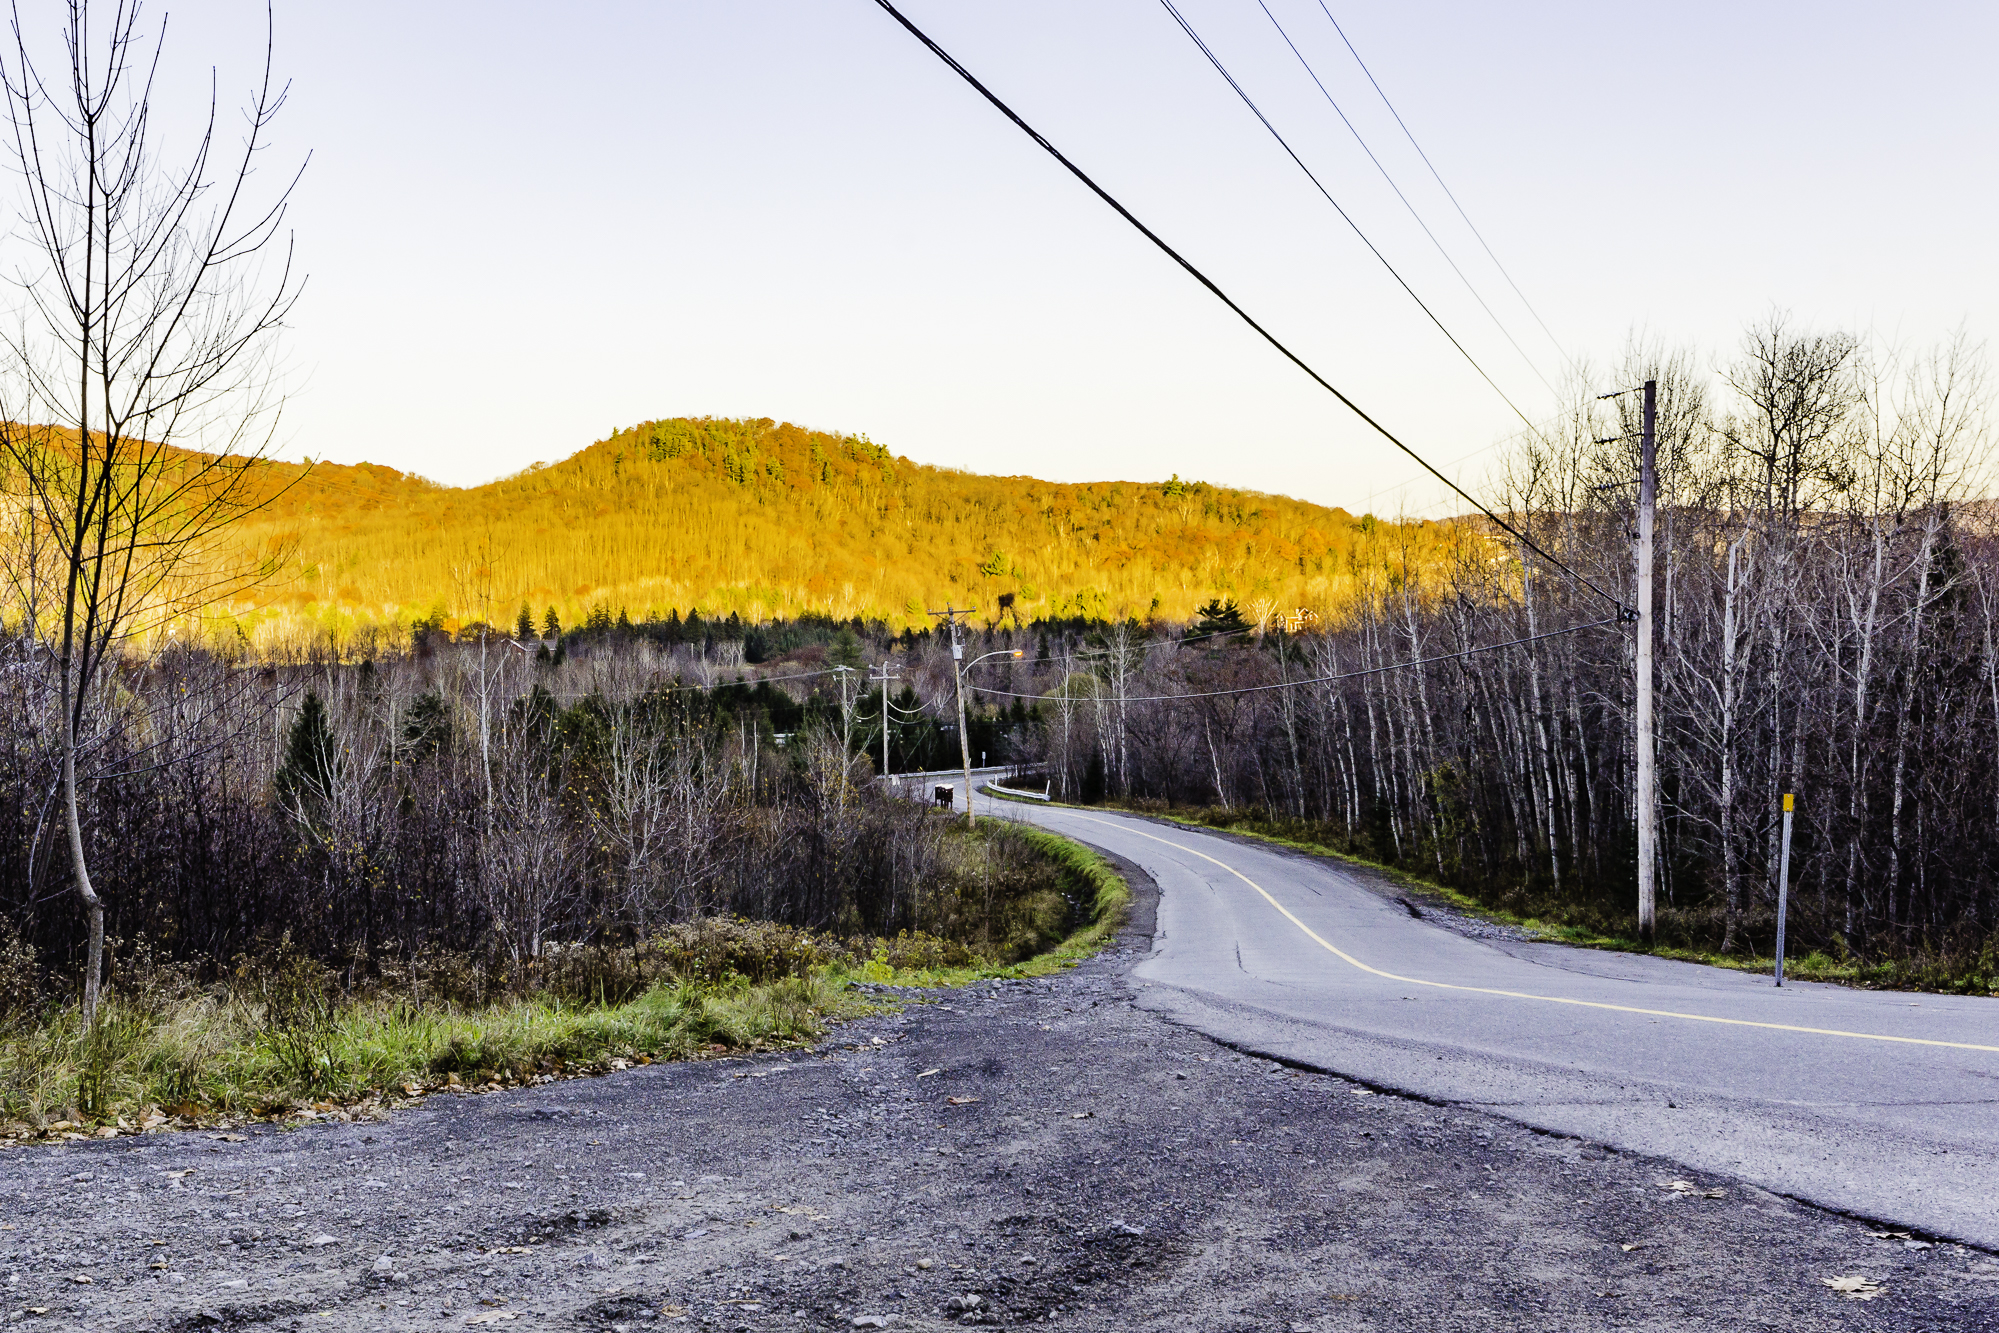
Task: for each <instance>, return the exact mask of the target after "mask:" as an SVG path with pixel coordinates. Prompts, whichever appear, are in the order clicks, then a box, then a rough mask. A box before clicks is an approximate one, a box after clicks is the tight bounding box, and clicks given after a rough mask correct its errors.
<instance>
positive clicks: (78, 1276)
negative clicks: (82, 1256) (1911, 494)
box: [69, 1273, 96, 1284]
mask: <svg viewBox="0 0 1999 1333" xmlns="http://www.w3.org/2000/svg"><path fill="white" fill-rule="evenodd" d="M69 1280H70V1281H71V1282H82V1283H86V1284H88V1283H90V1282H94V1281H95V1280H96V1279H95V1278H92V1277H91V1276H90V1275H89V1274H88V1273H71V1274H70V1275H69Z"/></svg>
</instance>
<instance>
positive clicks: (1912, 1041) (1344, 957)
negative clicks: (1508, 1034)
mask: <svg viewBox="0 0 1999 1333" xmlns="http://www.w3.org/2000/svg"><path fill="white" fill-rule="evenodd" d="M1075 817H1076V818H1077V819H1081V820H1084V821H1086V822H1088V823H1091V824H1102V825H1103V826H1104V827H1106V828H1115V829H1122V830H1123V831H1125V832H1126V833H1136V834H1138V836H1139V837H1141V838H1149V839H1151V840H1152V841H1153V842H1156V843H1160V844H1162V845H1164V846H1167V847H1171V848H1172V849H1173V850H1175V851H1178V852H1185V853H1187V854H1188V855H1189V856H1198V857H1200V858H1201V859H1202V860H1203V861H1207V862H1209V863H1210V864H1212V865H1218V866H1220V867H1221V868H1222V869H1224V870H1226V871H1228V872H1229V873H1230V874H1231V875H1234V876H1235V877H1236V878H1237V879H1239V880H1241V881H1242V882H1243V883H1245V884H1247V885H1249V887H1251V888H1252V889H1255V890H1256V891H1257V892H1258V893H1259V894H1262V895H1263V900H1264V901H1265V902H1267V903H1269V904H1270V905H1271V906H1272V907H1275V908H1276V909H1277V910H1278V911H1280V912H1282V913H1283V914H1284V919H1285V920H1287V921H1289V922H1290V923H1291V924H1292V925H1294V926H1296V927H1298V929H1300V930H1302V931H1304V932H1305V934H1306V935H1307V936H1308V937H1310V939H1311V940H1312V941H1313V943H1315V944H1317V945H1318V946H1319V947H1320V948H1322V949H1324V950H1325V951H1326V952H1327V953H1330V954H1332V955H1333V956H1334V957H1335V958H1338V959H1340V960H1341V961H1342V962H1345V963H1347V964H1349V965H1351V966H1353V967H1357V968H1359V969H1360V970H1361V971H1363V972H1366V973H1368V974H1370V975H1372V976H1377V977H1384V978H1386V979H1387V980H1389V981H1399V982H1401V983H1402V984H1403V985H1405V986H1429V987H1432V988H1434V989H1436V990H1454V991H1466V992H1468V993H1470V994H1473V995H1498V996H1502V997H1504V998H1506V999H1509V1000H1539V1001H1541V1002H1542V1003H1544V1004H1572V1005H1576V1006H1578V1007H1580V1008H1583V1009H1608V1010H1611V1011H1612V1012H1614V1013H1620V1014H1645V1015H1647V1016H1648V1017H1651V1018H1679V1019H1685V1020H1686V1021H1688V1022H1690V1023H1720V1024H1723V1025H1724V1026H1727V1027H1737V1028H1767V1029H1769V1030H1770V1031H1772V1032H1804V1033H1808V1034H1810V1035H1811V1036H1814V1037H1850V1038H1852V1039H1854V1040H1856V1041H1892V1042H1899V1043H1901V1044H1902V1045H1905V1046H1947V1047H1949V1048H1950V1049H1952V1050H1957V1051H1990V1052H1992V1053H1994V1054H1999V1046H1978V1045H1974V1044H1973V1043H1971V1042H1967V1041H1935V1040H1932V1039H1931V1038H1928V1037H1884V1036H1882V1035H1881V1034H1880V1033H1878V1032H1844V1031H1841V1030H1840V1029H1838V1028H1808V1027H1800V1026H1798V1025H1796V1024H1794V1023H1760V1022H1757V1021H1755V1020H1753V1019H1748V1018H1716V1017H1715V1016H1714V1015H1712V1014H1682V1013H1677V1012H1675V1011H1673V1010H1671V1009H1641V1008H1639V1007H1637V1006H1636V1005H1629V1004H1606V1003H1604V1002H1602V1001H1600V1000H1574V999H1570V998H1569V997H1568V996H1566V995H1532V994H1529V993H1527V992H1526V991H1516V990H1495V989H1493V988H1492V987H1489V986H1459V985H1454V984H1452V983H1451V982H1448V981H1425V980H1423V978H1421V977H1405V976H1400V975H1398V974H1396V973H1394V972H1384V971H1382V970H1381V969H1380V968H1378V967H1369V966H1368V965H1367V964H1366V963H1363V962H1362V961H1361V960H1360V959H1358V958H1356V957H1354V956H1353V955H1352V954H1350V953H1348V952H1347V951H1346V950H1344V949H1342V948H1340V947H1339V946H1337V945H1335V944H1333V943H1331V942H1330V941H1328V940H1327V939H1325V938H1324V937H1323V936H1321V935H1320V934H1319V932H1317V931H1316V930H1313V929H1312V928H1311V927H1310V926H1308V925H1306V924H1305V923H1304V922H1303V921H1300V920H1299V919H1298V918H1297V917H1295V916H1293V915H1292V914H1291V909H1290V908H1288V907H1286V906H1285V905H1284V904H1283V903H1280V902H1278V901H1277V900H1276V899H1275V898H1273V897H1271V896H1270V894H1269V893H1268V892H1267V891H1266V890H1265V889H1264V887H1263V886H1262V885H1261V884H1258V883H1257V882H1256V881H1255V880H1253V879H1251V878H1250V877H1249V876H1248V875H1245V874H1243V873H1242V871H1240V870H1237V869H1236V868H1235V867H1234V866H1232V865H1230V864H1229V863H1228V862H1226V861H1219V860H1216V859H1215V858H1214V857H1212V856H1209V855H1208V854H1207V853H1206V852H1201V851H1196V850H1195V849H1193V848H1192V847H1188V846H1185V845H1183V844H1181V843H1177V842H1174V841H1172V840H1171V839H1168V838H1161V837H1156V836H1154V835H1153V834H1150V833H1145V832H1142V831H1141V830H1139V829H1135V828H1132V827H1131V826H1130V825H1129V824H1124V823H1118V822H1115V821H1113V820H1109V819H1095V818H1092V817H1091V816H1089V815H1077V816H1075Z"/></svg>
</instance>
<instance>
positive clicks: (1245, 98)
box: [1159, 0, 1538, 430]
mask: <svg viewBox="0 0 1999 1333" xmlns="http://www.w3.org/2000/svg"><path fill="white" fill-rule="evenodd" d="M1159 3H1160V4H1161V5H1163V6H1165V8H1166V12H1167V13H1168V14H1171V15H1172V16H1173V21H1174V22H1175V23H1178V24H1179V25H1180V31H1182V32H1184V33H1186V34H1187V37H1188V39H1189V40H1191V41H1192V42H1193V43H1194V45H1195V46H1197V47H1199V48H1200V51H1201V54H1202V55H1204V56H1206V57H1207V58H1208V63H1209V64H1210V65H1213V66H1214V67H1215V72H1216V73H1218V74H1220V75H1221V76H1222V78H1223V79H1225V80H1227V82H1228V85H1229V87H1231V88H1233V89H1235V94H1236V96H1237V97H1240V98H1241V99H1242V104H1243V105H1244V106H1246V107H1248V108H1249V109H1250V111H1251V112H1252V113H1253V114H1254V115H1255V116H1256V118H1257V119H1258V120H1260V121H1262V122H1263V128H1264V129H1266V130H1269V131H1270V137H1271V138H1273V139H1275V140H1277V146H1278V147H1279V148H1282V149H1283V150H1284V152H1285V154H1286V155H1287V156H1289V157H1290V159H1291V160H1292V161H1293V162H1294V163H1296V164H1297V166H1298V170H1300V171H1302V172H1304V173H1305V179H1307V180H1309V181H1311V182H1312V184H1313V186H1314V187H1316V188H1317V189H1318V191H1319V193H1320V194H1322V195H1324V196H1325V197H1326V202H1327V203H1329V204H1331V205H1332V206H1333V211H1334V212H1335V213H1338V214H1339V215H1340V221H1342V222H1344V223H1346V224H1347V226H1348V227H1350V228H1352V230H1353V234H1354V235H1356V236H1358V237H1360V243H1361V244H1362V245H1364V246H1366V247H1367V248H1368V251H1369V253H1371V254H1372V255H1373V256H1374V257H1375V258H1376V259H1378V260H1380V261H1381V266H1382V267H1383V268H1385V269H1387V270H1388V276H1389V277H1391V278H1393V279H1395V281H1396V283H1397V284H1398V285H1400V286H1401V288H1402V290H1403V291H1404V292H1406V293H1408V296H1409V299H1410V300H1412V301H1414V302H1415V303H1416V307H1417V308H1418V309H1419V310H1421V311H1422V312H1423V313H1424V314H1425V315H1428V316H1429V317H1430V322H1431V323H1432V324H1435V325H1436V326H1437V332H1439V333H1441V334H1443V335H1444V339H1445V341H1447V342H1449V343H1450V345H1451V346H1453V347H1455V348H1457V349H1458V355H1459V356H1461V357H1463V358H1464V359H1465V363H1466V364H1467V365H1469V366H1470V367H1471V368H1472V369H1473V370H1475V371H1477V372H1478V377H1479V378H1480V379H1482V380H1484V381H1485V382H1486V384H1487V385H1488V386H1490V387H1491V389H1492V391H1493V392H1494V393H1496V394H1498V395H1499V399H1500V401H1501V402H1503V403H1505V404H1506V405H1507V407H1509V408H1511V409H1512V411H1513V415H1514V416H1516V417H1519V418H1520V421H1521V423H1522V424H1523V425H1525V426H1526V427H1527V428H1528V429H1529V430H1532V429H1533V428H1534V423H1533V422H1532V421H1529V420H1528V419H1527V414H1526V413H1525V412H1523V411H1521V410H1520V405H1519V404H1517V403H1515V402H1514V401H1513V400H1512V399H1511V398H1509V397H1508V396H1507V394H1506V390H1504V389H1502V388H1500V387H1499V381H1497V380H1495V379H1493V377H1492V376H1490V375H1488V374H1486V373H1485V367H1484V366H1481V365H1480V364H1479V363H1478V358H1477V357H1474V356H1473V355H1472V354H1471V352H1470V351H1468V350H1467V349H1466V348H1465V345H1464V344H1463V343H1461V342H1459V341H1458V340H1457V335H1455V334H1453V333H1452V332H1451V331H1450V330H1449V329H1447V328H1445V327H1444V321H1443V320H1441V319H1438V318H1437V312H1436V311H1434V310H1432V309H1430V307H1429V305H1428V303H1426V302H1425V301H1424V300H1423V298H1422V297H1420V296H1418V295H1416V289H1415V288H1414V287H1411V286H1410V285H1409V283H1408V281H1407V280H1406V279H1404V278H1403V276H1402V275H1401V274H1400V273H1399V272H1397V271H1396V268H1395V265H1393V264H1391V263H1389V262H1388V256H1387V255H1384V254H1383V253H1381V251H1380V250H1379V249H1378V248H1377V247H1376V246H1375V244H1374V242H1373V241H1370V240H1369V239H1368V238H1367V233H1366V232H1364V231H1362V230H1361V229H1360V224H1359V223H1358V222H1355V221H1354V220H1353V218H1352V216H1351V215H1349V214H1348V213H1347V211H1346V209H1344V208H1341V207H1340V201H1339V200H1337V199H1335V198H1333V192H1332V191H1331V190H1328V189H1327V188H1326V186H1325V182H1323V181H1321V180H1320V179H1319V177H1318V175H1317V174H1316V173H1314V172H1313V170H1312V169H1311V168H1310V167H1308V166H1306V165H1305V159H1304V158H1302V157H1300V156H1298V152H1297V150H1296V149H1294V148H1293V147H1292V146H1291V144H1290V142H1289V141H1288V140H1286V139H1285V137H1284V136H1283V135H1282V134H1280V133H1278V131H1277V127H1276V126H1275V125H1273V124H1271V123H1270V117H1268V116H1266V115H1264V114H1263V108H1262V107H1260V106H1258V105H1257V104H1256V101H1255V99H1254V98H1252V97H1251V96H1250V95H1249V93H1248V92H1247V91H1246V90H1245V89H1244V88H1243V86H1242V85H1241V84H1240V83H1237V82H1236V77H1235V75H1233V74H1231V73H1229V70H1228V66H1226V65H1224V64H1223V63H1222V60H1221V57H1220V56H1218V55H1216V54H1215V53H1214V50H1213V49H1212V48H1211V47H1209V45H1208V44H1207V43H1206V42H1205V41H1203V40H1201V34H1200V33H1198V32H1195V31H1194V25H1193V24H1191V23H1189V22H1187V20H1186V18H1185V17H1184V16H1182V14H1181V13H1180V11H1179V10H1178V9H1176V8H1174V6H1173V0H1159ZM1537 373H1538V372H1537Z"/></svg>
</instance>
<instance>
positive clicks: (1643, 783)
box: [1635, 380, 1659, 948]
mask: <svg viewBox="0 0 1999 1333" xmlns="http://www.w3.org/2000/svg"><path fill="white" fill-rule="evenodd" d="M1658 403H1659V382H1658V381H1657V380H1646V381H1645V420H1644V429H1643V431H1642V433H1641V434H1640V435H1639V438H1638V646H1637V652H1636V654H1635V656H1636V658H1637V668H1638V691H1637V693H1638V699H1637V703H1638V938H1639V940H1640V941H1642V942H1643V943H1644V944H1645V945H1646V946H1647V947H1648V948H1649V947H1650V946H1651V944H1652V936H1653V933H1654V929H1655V927H1656V924H1657V904H1656V891H1657V886H1656V885H1655V884H1654V882H1653V881H1654V876H1655V873H1656V871H1657V868H1658V837H1659V829H1658V814H1657V800H1656V798H1655V796H1654V794H1653V784H1654V782H1655V781H1656V778H1657V775H1656V773H1655V772H1654V771H1653V770H1654V760H1655V758H1656V754H1655V748H1654V741H1653V736H1652V510H1653V507H1654V505H1655V504H1656V503H1657V501H1658V494H1659V474H1658V466H1657V452H1658V416H1659V414H1658Z"/></svg>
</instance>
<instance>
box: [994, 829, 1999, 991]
mask: <svg viewBox="0 0 1999 1333" xmlns="http://www.w3.org/2000/svg"><path fill="white" fill-rule="evenodd" d="M999 799H1001V800H1017V799H1019V798H1015V797H1007V796H1000V797H999ZM1034 804H1037V805H1038V804H1043V803H1042V802H1034ZM1055 804H1061V803H1060V802H1056V803H1055ZM1064 808H1067V809H1078V810H1080V809H1084V808H1085V807H1082V806H1066V807H1064ZM1105 808H1108V809H1118V810H1123V811H1124V812H1125V813H1128V814H1136V815H1142V816H1144V817H1146V818H1150V819H1160V820H1164V821H1167V822H1169V823H1174V824H1181V825H1184V826H1186V827H1188V828H1198V829H1206V830H1210V831H1218V832H1224V833H1233V834H1236V835H1238V836H1240V837H1245V838H1254V839H1256V840H1257V841H1259V842H1268V843H1273V844H1275V845H1277V846H1280V847H1289V848H1292V849H1294V850H1296V851H1301V852H1305V853H1308V854H1309V855H1312V856H1319V857H1324V858H1326V859H1327V860H1331V861H1338V862H1340V863H1341V864H1343V865H1348V866H1353V867H1355V868H1356V869H1360V870H1364V871H1367V872H1369V873H1371V874H1374V875H1376V876H1378V877H1380V878H1381V879H1384V880H1386V881H1388V882H1389V883H1391V884H1393V885H1394V886H1395V887H1396V888H1398V889H1400V890H1402V891H1403V892H1405V893H1407V894H1408V895H1409V896H1411V897H1413V898H1418V899H1421V900H1424V901H1428V902H1432V903H1438V904H1442V905H1444V906H1447V907H1449V908H1451V909H1452V910H1454V911H1457V912H1461V913H1463V914H1464V915H1467V916H1474V917H1478V918H1480V919H1482V920H1486V921H1492V922H1495V923H1498V924H1500V925H1505V926H1510V927H1512V928H1514V929H1516V930H1519V931H1520V932H1521V933H1523V934H1525V935H1527V936H1528V937H1529V938H1531V939H1535V940H1541V941H1546V942H1548V943H1552V944H1567V945H1572V946H1574V947H1576V948H1580V949H1603V950H1608V951H1614V952H1618V953H1643V954H1650V955H1652V956H1653V957H1655V958H1671V959H1674V960H1676V961H1679V962H1687V963H1700V964H1703V965H1705V966H1708V967H1719V968H1726V969H1728V970H1729V971H1732V972H1744V973H1749V974H1751V975H1758V976H1766V977H1767V976H1770V975H1772V974H1773V973H1774V971H1775V960H1774V959H1772V958H1771V957H1770V956H1768V955H1762V956H1758V955H1755V954H1740V953H1736V954H1725V953H1721V952H1718V951H1716V950H1712V949H1698V948H1689V947H1683V946H1677V945H1669V944H1653V945H1652V946H1650V947H1648V946H1646V945H1644V944H1643V943H1641V942H1640V941H1639V940H1638V939H1636V938H1635V937H1633V936H1629V935H1623V934H1619V933H1616V932H1610V931H1604V930H1602V929H1599V928H1596V927H1593V926H1589V925H1584V924H1577V923H1574V922H1564V921H1558V920H1548V919H1545V918H1543V917H1540V916H1529V915H1519V914H1515V913H1511V912H1506V911H1503V910H1499V909H1495V908H1492V907H1488V906H1486V905H1485V904H1483V903H1480V902H1479V901H1477V900H1476V899H1474V898H1472V897H1470V896H1469V895H1467V894H1465V893H1462V892H1460V891H1458V890H1456V889H1453V888H1450V887H1448V886H1447V885H1442V884H1437V883H1435V882H1433V881H1431V880H1427V879H1424V878H1422V877H1421V876H1419V875H1412V874H1410V873H1409V872H1407V871H1405V870H1401V869H1398V868H1397V867H1395V866H1389V865H1383V864H1381V863H1380V862H1378V861H1369V860H1367V859H1365V858H1364V857H1358V856H1353V855H1351V854H1349V853H1346V852H1343V851H1340V850H1338V849H1337V848H1334V847H1330V846H1327V845H1326V844H1324V843H1320V842H1314V841H1310V840H1308V839H1301V838H1298V837H1295V836H1289V835H1287V834H1285V833H1281V832H1276V831H1274V830H1273V829H1271V828H1267V827H1260V826H1259V825H1260V824H1261V821H1259V820H1257V819H1255V818H1254V817H1253V816H1242V815H1239V814H1234V813H1232V812H1231V813H1226V814H1225V813H1224V812H1221V811H1213V810H1201V811H1184V810H1173V809H1167V808H1159V807H1155V806H1152V805H1150V804H1148V805H1144V806H1129V807H1126V806H1108V805H1107V806H1106V807H1105ZM1990 954H1991V950H1990V948H1989V947H1988V950H1987V956H1985V957H1983V958H1980V959H1973V960H1970V966H1966V965H1965V963H1964V962H1963V961H1961V960H1935V959H1923V958H1917V959H1889V960H1879V961H1873V962H1868V961H1863V960H1860V959H1856V958H1840V957H1834V956H1833V955H1830V954H1827V953H1825V952H1824V951H1822V950H1816V949H1815V950H1813V951H1811V952H1810V953H1806V954H1802V955H1792V956H1790V957H1788V958H1786V959H1785V960H1784V976H1785V977H1786V979H1788V980H1795V981H1823V982H1830V983H1833V984H1835V985H1842V986H1853V987H1857V988H1860V989H1866V990H1905V991H1924V992H1930V993H1936V994H1950V995H1991V996H1994V997H1999V960H1995V959H1994V958H1992V957H1991V956H1990Z"/></svg>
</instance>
